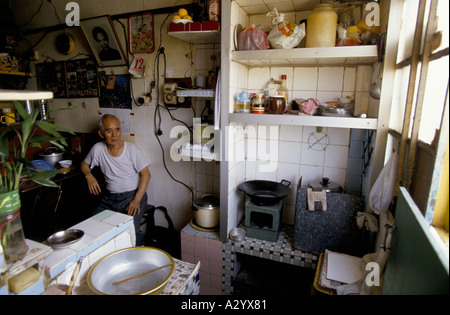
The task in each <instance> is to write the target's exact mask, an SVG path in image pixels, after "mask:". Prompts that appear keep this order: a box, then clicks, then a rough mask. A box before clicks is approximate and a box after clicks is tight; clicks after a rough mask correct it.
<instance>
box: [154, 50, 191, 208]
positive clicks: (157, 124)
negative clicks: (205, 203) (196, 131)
mask: <svg viewBox="0 0 450 315" xmlns="http://www.w3.org/2000/svg"><path fill="white" fill-rule="evenodd" d="M161 55H162V56H163V62H164V78H165V76H166V55H165V52H164V47H161V44H160V48H159V49H158V52H157V55H156V58H155V61H156V62H157V68H156V86H157V87H158V86H159V66H160V57H161ZM161 107H162V108H164V109H166V110H167V112H168V114H169V115H170V117H171V118H172V120H175V121H178V122H181V123H183V124H185V123H184V122H182V121H180V120H178V119H175V118H174V117H173V116H172V114H171V113H170V109H168V108H167V107H166V106H164V105H160V104H159V88H157V89H156V108H155V113H154V115H153V132H154V134H155V137H156V140H157V141H158V144H159V147H160V148H161V153H162V160H163V165H164V168H165V170H166V172H167V174H168V175H169V176H170V178H171V179H172V180H173V181H175V182H177V183H179V184H181V185H183V186H184V187H186V188H187V189H188V190H189V192H190V194H191V199H192V203H193V202H194V191H193V189H192V187H190V186H188V185H187V184H185V183H183V182H182V181H180V180H178V179H176V178H175V177H174V176H173V175H172V173H171V172H170V170H169V168H168V167H167V164H166V157H165V152H164V147H163V145H162V143H161V140H160V139H159V137H160V136H161V135H162V130H161V111H160V108H161ZM185 125H186V124H185ZM186 126H187V125H186ZM188 129H189V128H188ZM189 130H190V129H189ZM191 132H192V131H191Z"/></svg>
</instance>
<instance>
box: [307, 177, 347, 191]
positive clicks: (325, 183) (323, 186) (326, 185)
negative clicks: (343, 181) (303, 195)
mask: <svg viewBox="0 0 450 315" xmlns="http://www.w3.org/2000/svg"><path fill="white" fill-rule="evenodd" d="M309 187H311V188H313V189H320V190H325V191H326V192H338V193H340V192H342V190H343V189H342V186H341V185H339V184H338V183H334V182H332V181H330V179H329V178H328V177H322V180H321V181H320V182H319V183H313V184H309Z"/></svg>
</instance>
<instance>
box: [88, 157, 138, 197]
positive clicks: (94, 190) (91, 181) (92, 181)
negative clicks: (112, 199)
mask: <svg viewBox="0 0 450 315" xmlns="http://www.w3.org/2000/svg"><path fill="white" fill-rule="evenodd" d="M81 172H82V173H83V174H84V177H85V178H86V181H87V184H88V187H89V191H90V192H91V194H93V195H98V194H100V193H101V192H102V190H101V188H100V185H99V184H98V181H97V179H96V178H95V177H94V175H92V173H91V166H90V165H89V164H87V163H86V162H85V161H83V162H81ZM141 198H142V197H141Z"/></svg>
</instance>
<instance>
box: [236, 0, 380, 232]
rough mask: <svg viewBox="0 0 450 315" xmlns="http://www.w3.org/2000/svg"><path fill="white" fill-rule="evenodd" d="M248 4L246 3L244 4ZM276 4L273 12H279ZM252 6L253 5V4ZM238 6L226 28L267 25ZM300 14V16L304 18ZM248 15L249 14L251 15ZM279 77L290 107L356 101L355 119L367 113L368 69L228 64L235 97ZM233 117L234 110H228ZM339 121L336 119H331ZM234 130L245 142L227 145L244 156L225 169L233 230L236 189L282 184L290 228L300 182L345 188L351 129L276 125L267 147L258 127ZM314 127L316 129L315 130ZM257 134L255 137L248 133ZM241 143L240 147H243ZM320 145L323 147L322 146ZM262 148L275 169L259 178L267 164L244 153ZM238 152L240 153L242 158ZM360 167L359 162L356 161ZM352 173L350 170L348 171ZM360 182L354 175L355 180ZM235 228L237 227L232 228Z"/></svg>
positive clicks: (238, 140) (258, 90)
mask: <svg viewBox="0 0 450 315" xmlns="http://www.w3.org/2000/svg"><path fill="white" fill-rule="evenodd" d="M246 3H248V1H246ZM279 5H280V4H279V3H277V7H279ZM255 6H256V4H255ZM246 10H247V12H245V11H244V10H243V9H242V8H241V7H239V5H236V4H235V3H232V4H231V13H232V14H231V26H232V27H234V26H235V25H236V24H241V25H243V26H247V25H249V24H252V23H255V24H258V23H259V24H262V25H267V23H268V22H267V21H269V23H270V19H269V20H268V19H267V18H266V17H265V16H262V15H251V16H250V17H249V16H248V15H247V13H250V12H248V8H246ZM303 13H305V12H303ZM250 14H251V13H250ZM289 14H290V15H286V18H287V19H288V20H289V18H290V19H292V20H295V21H297V19H299V18H300V17H301V18H305V17H306V16H307V13H305V14H306V15H305V14H303V15H302V14H300V13H295V14H294V13H289ZM282 74H286V75H287V87H288V89H289V102H290V101H292V100H293V99H294V98H304V99H307V98H316V99H318V100H319V101H321V102H326V101H332V100H335V99H337V98H340V97H351V98H355V114H356V115H359V114H361V113H368V111H369V94H368V91H369V86H370V82H372V81H371V77H372V68H371V67H370V66H351V67H343V66H342V67H340V66H332V67H330V66H324V67H294V66H292V67H252V68H247V67H245V66H243V65H240V64H237V63H234V62H232V63H231V65H230V77H231V80H230V90H231V95H232V96H234V95H235V94H237V93H240V92H241V91H242V90H246V91H247V92H248V93H261V92H262V90H263V88H264V87H265V85H266V84H267V82H268V81H269V80H270V79H274V80H279V79H280V77H281V75H282ZM229 108H230V111H229V112H232V111H233V104H229ZM336 119H339V118H336ZM231 127H234V128H235V129H236V128H237V129H238V128H241V129H242V130H245V131H247V133H245V132H244V136H236V137H235V138H233V139H232V140H230V142H229V150H230V151H231V152H233V153H234V156H235V157H238V156H242V155H245V160H244V161H234V162H230V163H229V182H228V193H229V196H228V203H229V205H228V208H229V209H231V210H230V211H232V210H233V209H237V214H236V216H234V215H230V218H229V226H233V225H234V224H233V222H231V221H233V220H236V221H239V220H240V218H241V217H242V214H241V213H240V210H239V209H241V206H242V193H239V192H238V191H237V188H236V186H237V185H238V184H239V183H241V182H243V181H245V180H252V179H266V180H273V181H277V182H280V181H281V180H282V179H285V180H288V181H290V182H291V186H290V187H291V194H290V195H289V196H288V197H287V198H286V199H285V208H284V209H285V212H284V221H285V222H286V223H290V224H293V223H294V214H295V197H296V196H295V192H296V189H297V184H298V181H299V179H300V177H302V184H303V185H307V184H309V183H311V182H319V181H320V179H321V177H323V176H326V177H329V178H330V179H331V180H332V181H334V182H336V183H338V184H340V185H341V186H343V187H345V186H346V181H347V180H348V179H353V178H354V177H352V176H348V170H347V168H348V164H349V157H352V158H353V156H350V144H351V139H350V132H351V131H350V129H341V128H323V129H322V133H319V134H318V130H316V128H315V127H306V126H290V125H277V126H274V127H276V129H277V130H278V137H277V140H278V141H270V140H268V139H267V134H265V133H262V130H261V128H264V127H267V128H268V127H269V126H262V125H238V124H234V123H231ZM318 127H319V126H318ZM250 129H252V130H256V131H257V132H256V134H255V133H253V132H250ZM323 136H325V137H327V138H328V142H327V145H326V147H325V148H323V149H320V148H317V146H313V144H314V142H315V140H314V139H315V137H316V138H321V137H323ZM242 142H244V144H242ZM321 143H322V142H321ZM264 146H265V147H266V149H267V150H270V151H271V153H273V151H275V153H273V156H271V162H273V163H275V164H276V166H275V167H274V168H273V169H272V170H271V171H269V172H262V171H261V170H262V168H263V167H264V166H268V162H267V161H266V159H265V158H263V156H261V154H260V153H258V151H256V153H255V151H254V150H253V151H252V150H251V149H249V148H257V149H259V148H261V147H264ZM241 151H242V152H241ZM357 162H358V163H359V164H360V163H361V161H360V160H358V161H357ZM352 172H353V170H352ZM358 176H359V175H358ZM236 223H237V224H238V223H239V222H236Z"/></svg>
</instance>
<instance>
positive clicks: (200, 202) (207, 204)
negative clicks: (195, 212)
mask: <svg viewBox="0 0 450 315" xmlns="http://www.w3.org/2000/svg"><path fill="white" fill-rule="evenodd" d="M219 204H220V202H219V198H217V197H216V196H214V195H203V196H202V197H201V198H199V199H197V200H196V201H195V203H194V206H196V207H201V208H202V209H214V208H217V207H218V206H219Z"/></svg>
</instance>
